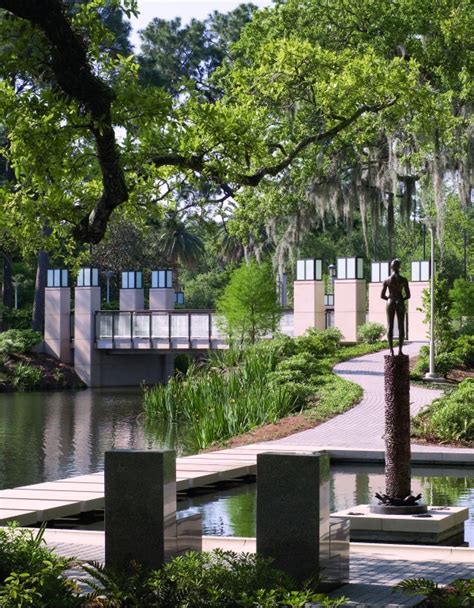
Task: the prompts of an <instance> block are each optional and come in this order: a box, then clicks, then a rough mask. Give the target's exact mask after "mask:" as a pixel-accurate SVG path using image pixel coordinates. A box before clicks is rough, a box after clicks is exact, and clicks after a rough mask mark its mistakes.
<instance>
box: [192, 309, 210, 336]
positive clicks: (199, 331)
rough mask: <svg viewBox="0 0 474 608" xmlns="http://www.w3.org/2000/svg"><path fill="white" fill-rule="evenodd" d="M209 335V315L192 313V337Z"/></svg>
mask: <svg viewBox="0 0 474 608" xmlns="http://www.w3.org/2000/svg"><path fill="white" fill-rule="evenodd" d="M208 337H209V315H207V314H196V315H191V338H208Z"/></svg>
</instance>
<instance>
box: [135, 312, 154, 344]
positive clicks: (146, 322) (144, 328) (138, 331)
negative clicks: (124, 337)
mask: <svg viewBox="0 0 474 608" xmlns="http://www.w3.org/2000/svg"><path fill="white" fill-rule="evenodd" d="M133 337H134V338H149V337H150V315H143V314H137V313H135V314H134V315H133Z"/></svg>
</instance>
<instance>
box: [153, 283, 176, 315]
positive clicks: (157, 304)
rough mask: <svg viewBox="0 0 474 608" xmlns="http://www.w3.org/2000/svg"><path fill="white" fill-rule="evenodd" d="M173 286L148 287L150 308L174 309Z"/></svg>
mask: <svg viewBox="0 0 474 608" xmlns="http://www.w3.org/2000/svg"><path fill="white" fill-rule="evenodd" d="M174 300H175V294H174V288H172V289H163V288H160V289H150V292H149V302H150V304H149V305H150V310H174Z"/></svg>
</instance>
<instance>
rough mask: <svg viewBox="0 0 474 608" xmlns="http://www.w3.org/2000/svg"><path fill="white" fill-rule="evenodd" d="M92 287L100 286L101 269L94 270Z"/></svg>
mask: <svg viewBox="0 0 474 608" xmlns="http://www.w3.org/2000/svg"><path fill="white" fill-rule="evenodd" d="M91 285H92V286H93V287H98V286H99V269H98V268H92V282H91Z"/></svg>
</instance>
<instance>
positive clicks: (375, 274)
mask: <svg viewBox="0 0 474 608" xmlns="http://www.w3.org/2000/svg"><path fill="white" fill-rule="evenodd" d="M380 267H381V264H380V263H379V262H372V283H379V282H380Z"/></svg>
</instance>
